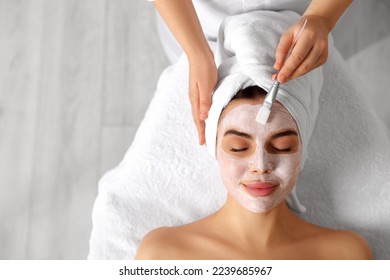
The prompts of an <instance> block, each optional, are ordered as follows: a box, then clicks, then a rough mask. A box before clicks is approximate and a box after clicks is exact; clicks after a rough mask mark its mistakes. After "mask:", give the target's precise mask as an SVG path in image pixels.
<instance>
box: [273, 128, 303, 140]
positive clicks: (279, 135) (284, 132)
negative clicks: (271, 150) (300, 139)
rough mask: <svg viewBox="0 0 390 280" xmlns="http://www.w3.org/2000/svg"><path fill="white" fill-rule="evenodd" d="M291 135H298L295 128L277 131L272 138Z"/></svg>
mask: <svg viewBox="0 0 390 280" xmlns="http://www.w3.org/2000/svg"><path fill="white" fill-rule="evenodd" d="M290 135H295V136H298V133H297V132H296V131H294V130H287V131H282V132H279V133H276V134H274V135H272V136H271V138H272V139H275V138H279V137H284V136H290Z"/></svg>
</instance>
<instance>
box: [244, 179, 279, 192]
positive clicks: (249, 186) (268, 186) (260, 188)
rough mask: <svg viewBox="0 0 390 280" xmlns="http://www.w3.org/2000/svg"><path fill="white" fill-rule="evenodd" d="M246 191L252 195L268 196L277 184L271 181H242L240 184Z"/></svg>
mask: <svg viewBox="0 0 390 280" xmlns="http://www.w3.org/2000/svg"><path fill="white" fill-rule="evenodd" d="M242 185H243V186H244V187H245V189H246V191H247V192H248V193H249V194H251V195H252V196H268V195H270V194H272V193H273V192H274V191H275V189H276V187H277V184H275V183H271V182H260V181H256V182H251V183H245V184H244V183H243V184H242Z"/></svg>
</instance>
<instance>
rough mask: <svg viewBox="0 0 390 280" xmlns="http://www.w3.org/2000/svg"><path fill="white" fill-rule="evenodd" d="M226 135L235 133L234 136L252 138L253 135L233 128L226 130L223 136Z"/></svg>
mask: <svg viewBox="0 0 390 280" xmlns="http://www.w3.org/2000/svg"><path fill="white" fill-rule="evenodd" d="M226 135H236V136H240V137H244V138H247V139H250V140H253V137H252V136H250V135H249V134H248V133H245V132H241V131H237V130H235V129H229V130H228V131H226V132H225V134H224V135H223V136H224V137H225V136H226Z"/></svg>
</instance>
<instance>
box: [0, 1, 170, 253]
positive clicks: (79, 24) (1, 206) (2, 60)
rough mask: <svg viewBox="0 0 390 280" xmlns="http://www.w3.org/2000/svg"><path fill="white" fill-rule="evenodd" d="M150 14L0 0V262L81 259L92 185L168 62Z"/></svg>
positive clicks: (113, 158)
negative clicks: (2, 260) (10, 260)
mask: <svg viewBox="0 0 390 280" xmlns="http://www.w3.org/2000/svg"><path fill="white" fill-rule="evenodd" d="M154 23H155V21H154V9H153V6H152V4H150V3H149V2H146V1H133V0H131V1H129V0H21V1H15V0H1V1H0V258H1V259H80V258H81V259H84V258H86V256H87V253H88V239H89V235H90V231H91V210H92V204H93V201H94V199H95V197H96V194H97V182H98V180H99V178H100V177H101V175H102V174H103V173H104V172H106V171H107V170H108V169H110V168H112V167H114V166H115V165H116V164H118V162H119V160H120V159H121V157H122V156H123V155H124V152H125V151H126V149H127V148H128V146H129V145H130V143H131V141H132V138H133V135H134V133H135V131H136V129H137V127H138V124H139V122H140V121H141V120H142V118H143V115H144V112H145V110H146V108H147V106H148V103H149V100H150V99H151V96H152V94H153V91H154V88H155V83H156V80H157V78H158V76H159V74H160V73H161V71H162V69H163V68H164V67H165V66H166V65H167V64H168V61H167V59H166V58H165V56H164V54H163V52H162V50H161V46H160V43H159V40H158V35H157V34H156V31H155V26H154Z"/></svg>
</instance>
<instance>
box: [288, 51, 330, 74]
mask: <svg viewBox="0 0 390 280" xmlns="http://www.w3.org/2000/svg"><path fill="white" fill-rule="evenodd" d="M327 57H328V51H327V46H325V47H324V46H315V47H313V48H312V49H311V50H310V52H309V53H308V55H307V56H306V58H305V59H304V61H303V62H301V64H299V66H298V67H297V68H296V69H295V70H294V72H293V73H292V74H291V75H290V77H288V78H287V81H289V80H293V79H295V78H298V77H300V76H302V75H304V74H306V73H308V72H310V71H311V70H313V69H315V68H317V67H319V66H321V65H323V64H324V63H325V62H326V60H327Z"/></svg>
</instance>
